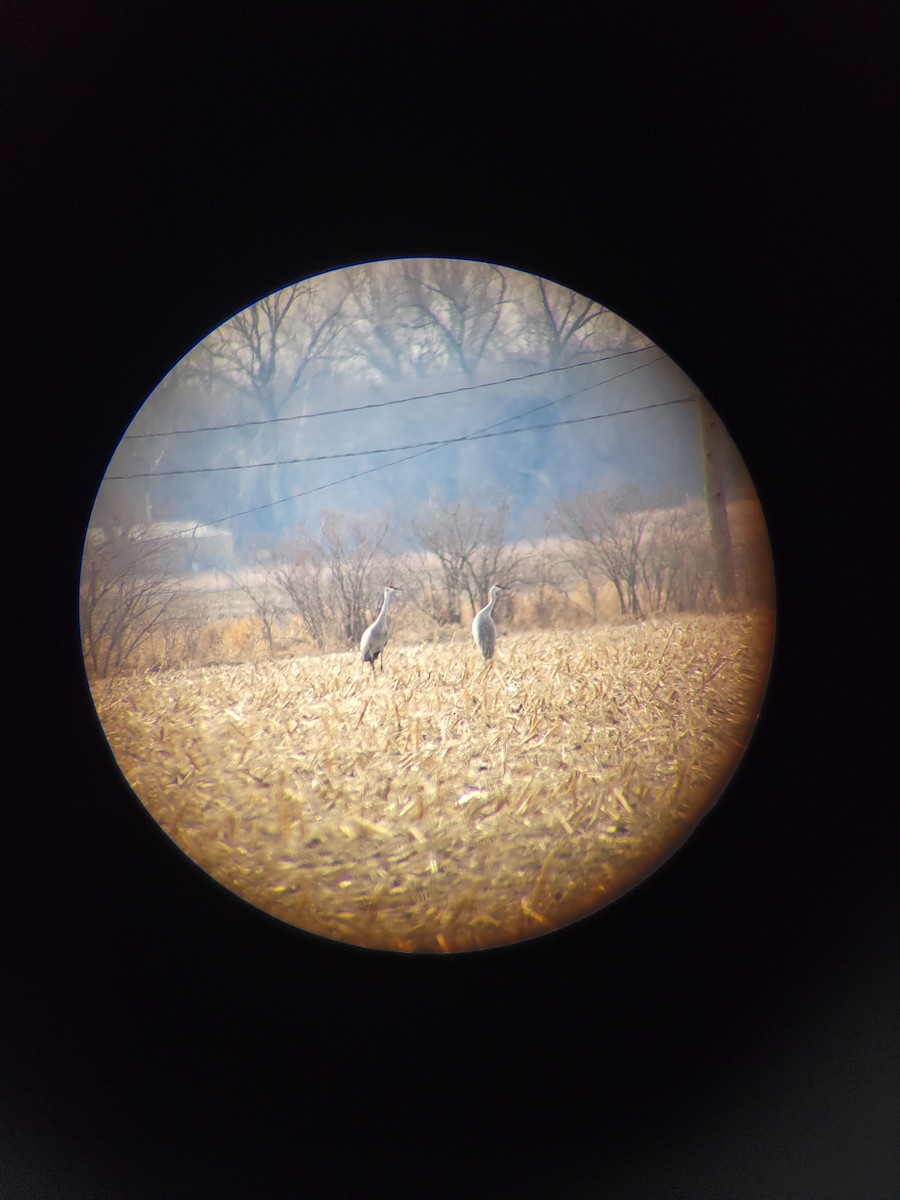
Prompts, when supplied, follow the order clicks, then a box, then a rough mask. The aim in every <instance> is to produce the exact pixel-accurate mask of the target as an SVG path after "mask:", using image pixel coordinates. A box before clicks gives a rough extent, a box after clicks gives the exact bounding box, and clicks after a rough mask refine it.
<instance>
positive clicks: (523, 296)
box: [516, 275, 650, 368]
mask: <svg viewBox="0 0 900 1200" xmlns="http://www.w3.org/2000/svg"><path fill="white" fill-rule="evenodd" d="M516 308H517V310H518V313H519V321H520V330H519V333H518V337H517V345H518V346H519V347H520V348H527V350H526V353H527V356H528V361H530V362H532V363H533V364H534V365H535V366H546V367H550V368H553V367H560V366H565V365H567V364H570V363H575V362H578V361H579V360H582V359H586V358H593V357H596V356H597V355H603V354H604V353H605V352H607V351H614V350H622V349H638V348H639V346H640V345H641V344H642V343H645V344H647V345H649V344H650V343H649V341H648V340H647V339H646V338H645V337H644V336H643V335H642V334H640V333H638V331H637V330H636V329H633V328H632V327H631V326H630V325H628V324H627V323H626V322H625V321H623V320H622V319H621V318H620V317H618V316H617V315H616V314H615V313H613V312H610V310H609V309H608V308H605V307H604V306H603V305H602V304H598V303H597V302H596V301H595V300H590V299H588V298H587V297H586V296H582V295H581V294H580V293H578V292H575V291H572V290H571V289H570V288H564V287H561V286H560V285H559V284H557V283H551V282H550V281H549V280H547V279H542V278H541V277H540V276H539V275H532V276H529V277H528V284H527V286H526V287H525V288H524V289H522V290H519V292H518V295H517V298H516Z"/></svg>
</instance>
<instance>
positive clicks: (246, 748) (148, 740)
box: [92, 610, 772, 952]
mask: <svg viewBox="0 0 900 1200" xmlns="http://www.w3.org/2000/svg"><path fill="white" fill-rule="evenodd" d="M771 647H772V616H771V614H770V613H768V612H767V611H765V610H760V611H759V612H757V613H754V614H741V615H736V614H729V615H722V616H696V617H679V618H673V619H671V620H663V621H660V622H658V623H656V624H650V623H647V624H641V625H630V626H618V627H607V628H594V629H583V630H578V631H553V632H542V633H509V634H506V635H501V637H500V639H499V642H498V650H497V657H496V659H495V660H494V661H493V662H492V663H491V664H490V665H489V666H488V667H485V665H484V664H483V663H482V662H481V659H480V658H479V657H478V656H477V653H476V651H475V648H474V647H473V646H471V645H467V646H465V647H464V646H463V645H461V644H447V643H444V644H440V645H433V644H429V645H426V644H423V645H417V646H413V645H395V646H394V648H393V649H392V651H391V654H390V657H389V662H388V668H387V671H386V673H385V675H384V676H381V675H379V676H378V678H377V680H376V681H374V682H373V680H372V678H371V672H369V671H368V670H367V669H366V670H363V668H362V667H361V666H360V664H359V663H358V656H357V655H356V654H353V653H340V654H329V655H322V656H319V657H304V658H298V659H280V660H275V661H268V662H253V663H244V664H240V665H222V666H217V667H205V668H200V669H196V670H193V671H170V672H163V673H159V674H156V675H147V676H145V677H142V678H141V677H132V678H118V679H110V680H101V681H97V682H95V683H94V684H93V685H92V686H93V693H94V699H95V703H96V706H97V711H98V714H99V716H100V720H101V722H102V724H103V727H104V729H105V731H106V734H107V737H108V739H109V742H110V745H111V747H112V750H113V753H114V754H115V757H116V759H117V761H118V763H119V766H120V768H121V770H122V772H123V773H124V775H125V777H126V779H127V780H128V782H129V784H130V785H131V787H132V788H133V789H134V791H135V792H136V793H137V795H138V796H139V798H140V799H141V801H142V802H143V803H144V805H145V806H146V807H147V809H148V810H149V811H150V813H151V814H152V815H153V817H154V818H155V820H156V821H157V822H158V823H159V825H160V826H161V827H162V828H163V829H164V830H165V831H166V833H168V834H169V836H170V837H171V838H172V839H173V840H174V841H175V842H176V843H177V845H178V846H180V847H181V849H182V850H183V851H184V852H185V853H186V854H188V855H189V856H190V858H191V859H193V860H194V862H196V863H197V864H198V865H199V866H201V867H202V868H203V869H204V870H205V871H207V872H208V873H209V874H210V875H212V876H213V877H214V878H215V879H217V880H218V881H219V882H221V883H223V884H224V885H225V886H227V887H228V888H230V889H232V890H233V891H234V892H236V893H237V894H238V895H240V896H242V897H243V898H244V899H246V900H248V901H250V902H251V903H253V904H255V905H257V906H258V907H259V908H261V909H263V910H264V911H266V912H268V913H270V914H272V915H274V916H276V917H278V918H280V919H282V920H284V921H286V922H289V923H291V924H294V925H297V926H299V927H301V928H303V929H306V930H309V931H310V932H313V933H316V934H320V935H323V936H326V937H330V938H334V939H337V940H339V941H345V942H351V943H354V944H356V945H361V946H368V947H378V948H385V949H392V950H402V951H436V952H440V951H451V950H470V949H476V948H480V947H485V946H491V945H497V944H499V943H504V942H509V941H515V940H519V939H521V938H524V937H531V936H534V935H535V934H537V933H540V932H544V931H547V930H549V929H552V928H555V927H557V926H559V925H562V924H566V923H568V922H569V921H572V920H574V919H576V918H578V917H579V916H581V915H584V914H586V913H588V912H591V911H593V910H595V909H597V908H599V907H602V906H603V905H604V904H605V903H607V902H608V901H609V900H611V899H613V898H615V897H616V896H618V895H620V894H621V893H622V892H623V891H624V890H626V889H627V888H628V887H630V886H631V885H632V884H633V883H634V882H635V881H636V880H638V879H639V878H642V877H643V876H644V875H646V874H647V873H649V871H650V870H652V869H653V867H654V866H656V865H657V864H658V862H660V861H661V860H662V859H663V858H665V857H666V856H667V855H668V854H669V853H670V852H671V851H672V850H673V849H674V848H675V847H676V846H677V845H679V844H680V843H681V842H682V841H683V840H684V838H685V837H686V836H687V835H688V834H689V833H690V831H691V829H692V828H693V826H694V825H695V824H696V822H697V821H698V820H699V819H700V817H701V816H702V815H703V814H704V813H705V812H706V811H707V809H708V808H709V807H710V806H711V805H712V804H713V803H714V802H715V800H716V799H717V797H718V795H719V793H720V792H721V790H722V788H723V787H724V785H725V783H726V782H727V780H728V778H729V777H730V775H731V773H732V771H733V770H734V767H735V766H736V764H737V761H738V759H739V757H740V754H741V752H742V751H743V749H744V747H745V746H746V744H747V741H748V739H749V737H750V734H751V732H752V729H753V725H754V722H755V720H756V717H757V715H758V711H759V705H760V702H761V698H762V693H763V689H764V687H765V682H766V678H767V675H768V669H769V664H770V660H771Z"/></svg>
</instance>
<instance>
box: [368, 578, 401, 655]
mask: <svg viewBox="0 0 900 1200" xmlns="http://www.w3.org/2000/svg"><path fill="white" fill-rule="evenodd" d="M401 590H402V589H401V588H398V587H394V585H393V584H392V583H389V584H388V585H387V587H386V588H385V589H384V600H383V602H382V605H381V612H380V613H379V614H378V616H377V617H376V618H375V620H374V621H373V622H372V624H371V625H370V626H369V628H368V629H367V630H366V632H365V633H364V634H363V635H362V637H361V638H360V639H359V654H360V658H361V659H362V661H363V662H364V663H371V664H372V675H373V677H374V675H375V659H376V658H379V657H380V658H381V673H382V675H383V674H384V648H385V646H386V645H387V640H388V624H387V610H388V605H389V604H390V602H391V596H392V595H393V594H394V592H399V591H401Z"/></svg>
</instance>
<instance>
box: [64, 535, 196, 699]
mask: <svg viewBox="0 0 900 1200" xmlns="http://www.w3.org/2000/svg"><path fill="white" fill-rule="evenodd" d="M172 553H173V544H172V540H171V539H164V538H151V537H148V536H147V535H146V534H144V533H140V532H135V531H133V530H132V531H130V532H117V533H112V534H110V533H104V532H102V531H100V530H96V529H93V530H89V532H88V539H87V544H86V546H85V553H84V558H83V561H82V566H81V597H80V599H81V611H80V617H81V636H82V646H83V649H84V657H85V662H86V664H87V667H88V672H89V674H91V675H93V676H99V677H103V676H106V675H111V674H115V673H117V672H119V671H123V670H125V669H126V668H127V667H128V666H129V665H131V664H132V663H133V662H134V659H135V656H136V654H137V651H138V650H139V649H140V647H141V646H142V645H144V643H145V642H146V641H147V640H148V639H149V638H150V637H151V635H152V634H153V632H154V630H156V629H157V628H158V627H159V626H160V625H161V623H162V621H163V619H164V617H165V615H166V613H167V611H168V609H169V608H170V606H171V604H172V601H173V599H174V597H175V594H176V593H175V591H174V590H173V582H174V581H173V576H172V569H171V563H172Z"/></svg>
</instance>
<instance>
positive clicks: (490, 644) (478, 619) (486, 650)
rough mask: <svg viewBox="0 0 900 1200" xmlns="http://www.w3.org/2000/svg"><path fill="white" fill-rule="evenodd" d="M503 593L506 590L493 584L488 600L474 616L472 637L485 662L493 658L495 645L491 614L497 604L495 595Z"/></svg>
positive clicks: (495, 634) (499, 585)
mask: <svg viewBox="0 0 900 1200" xmlns="http://www.w3.org/2000/svg"><path fill="white" fill-rule="evenodd" d="M504 591H506V588H504V587H503V585H502V584H499V583H495V584H493V585H492V587H491V590H490V593H489V594H490V600H489V601H488V603H487V604H486V605H485V607H484V608H483V609H482V610H481V612H479V613H476V614H475V620H474V621H473V622H472V637H473V638H474V639H475V645H476V646H477V647H478V649H479V650H480V651H481V653H482V654H483V655H484V658H485V660H486V661H487V660H489V659H491V658H493V657H494V646H495V645H496V644H497V626H496V625H495V624H494V618H493V616H492V615H491V614H492V613H493V611H494V605H495V604H496V603H497V593H498V592H504Z"/></svg>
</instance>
